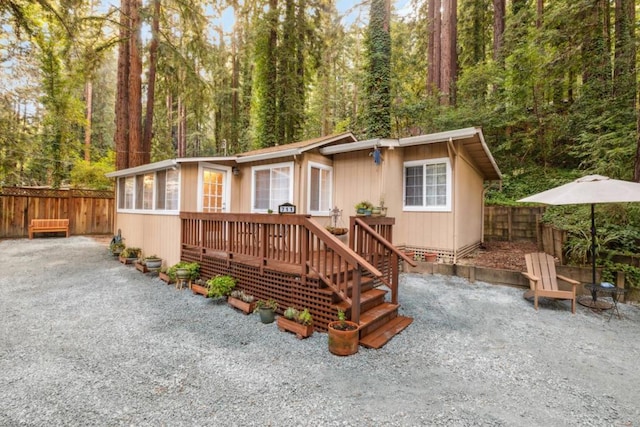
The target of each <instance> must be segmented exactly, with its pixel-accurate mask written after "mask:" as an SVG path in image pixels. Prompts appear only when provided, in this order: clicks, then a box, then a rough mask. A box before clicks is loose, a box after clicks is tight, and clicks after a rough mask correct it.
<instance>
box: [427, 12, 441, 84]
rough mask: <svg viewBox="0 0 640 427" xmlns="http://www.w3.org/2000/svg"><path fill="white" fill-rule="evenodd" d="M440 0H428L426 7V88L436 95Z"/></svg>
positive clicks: (439, 46) (438, 64)
mask: <svg viewBox="0 0 640 427" xmlns="http://www.w3.org/2000/svg"><path fill="white" fill-rule="evenodd" d="M440 1H441V0H429V5H428V8H427V14H428V18H427V37H428V39H427V89H428V90H429V91H430V92H431V93H432V94H436V95H437V94H438V92H439V90H440V53H441V44H440V32H441V28H442V27H441V26H442V14H441V13H440Z"/></svg>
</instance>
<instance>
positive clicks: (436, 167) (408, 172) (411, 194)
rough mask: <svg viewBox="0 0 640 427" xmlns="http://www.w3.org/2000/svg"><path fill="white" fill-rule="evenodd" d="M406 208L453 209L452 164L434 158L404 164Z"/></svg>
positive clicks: (446, 160) (446, 210)
mask: <svg viewBox="0 0 640 427" xmlns="http://www.w3.org/2000/svg"><path fill="white" fill-rule="evenodd" d="M404 210H406V211H440V212H448V211H450V210H451V164H450V163H449V159H432V160H420V161H412V162H406V163H405V164H404Z"/></svg>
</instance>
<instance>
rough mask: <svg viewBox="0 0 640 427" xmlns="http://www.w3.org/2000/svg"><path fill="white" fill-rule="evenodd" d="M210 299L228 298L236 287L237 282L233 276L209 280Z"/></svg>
mask: <svg viewBox="0 0 640 427" xmlns="http://www.w3.org/2000/svg"><path fill="white" fill-rule="evenodd" d="M207 285H208V286H209V293H208V296H209V298H219V297H225V296H228V295H229V294H230V293H231V291H232V290H233V288H235V287H236V280H235V279H234V278H233V277H231V276H216V277H213V278H211V279H209V280H207Z"/></svg>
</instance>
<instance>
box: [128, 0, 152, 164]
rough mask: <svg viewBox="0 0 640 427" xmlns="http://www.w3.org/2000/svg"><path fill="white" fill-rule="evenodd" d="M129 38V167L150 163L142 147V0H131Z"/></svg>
mask: <svg viewBox="0 0 640 427" xmlns="http://www.w3.org/2000/svg"><path fill="white" fill-rule="evenodd" d="M130 14H131V15H130V16H131V21H130V22H131V37H130V38H129V167H135V166H140V165H143V164H145V163H148V160H147V159H146V158H145V152H144V149H143V147H142V138H141V131H142V76H141V74H142V58H141V57H140V45H141V43H140V26H141V20H140V0H131V6H130Z"/></svg>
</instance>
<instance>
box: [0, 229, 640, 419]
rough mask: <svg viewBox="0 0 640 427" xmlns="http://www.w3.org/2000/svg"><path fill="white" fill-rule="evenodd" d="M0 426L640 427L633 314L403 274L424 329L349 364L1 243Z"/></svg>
mask: <svg viewBox="0 0 640 427" xmlns="http://www.w3.org/2000/svg"><path fill="white" fill-rule="evenodd" d="M0 263H1V265H2V272H1V273H0V313H1V315H2V317H1V318H2V323H1V324H0V425H2V426H41V425H44V426H49V425H64V426H89V425H99V426H103V425H109V426H118V425H136V426H162V425H166V426H206V425H211V426H217V425H224V426H227V425H238V426H245V425H259V426H264V425H272V426H281V425H310V426H320V425H322V426H363V425H370V426H417V425H427V426H433V425H435V426H522V425H527V426H574V425H575V426H578V425H580V426H584V425H592V426H605V425H612V426H614V425H615V426H635V425H639V424H640V407H639V406H638V404H637V391H638V384H640V371H639V370H638V369H636V367H635V364H636V363H637V361H638V360H640V346H639V345H638V343H639V342H640V330H639V328H638V325H639V324H640V313H639V311H638V308H636V307H633V306H627V305H624V304H623V305H621V307H620V311H621V313H622V315H623V318H622V319H618V318H616V317H613V318H612V319H611V320H608V317H609V314H608V313H605V315H602V314H598V313H593V312H591V311H589V310H588V309H586V308H584V307H581V306H580V307H579V310H578V313H577V314H576V315H571V311H570V309H569V305H568V303H563V302H557V301H551V302H547V303H545V304H542V306H541V308H540V310H539V311H537V312H536V311H535V310H534V309H533V307H532V304H531V303H530V302H528V301H526V300H524V299H523V298H522V290H520V289H515V288H509V287H502V286H494V285H490V284H486V283H475V284H470V283H469V282H467V281H465V280H464V279H461V278H457V277H445V276H432V275H418V274H405V275H403V276H402V278H401V284H400V302H401V304H402V308H401V312H402V314H404V315H407V316H411V317H413V318H414V319H415V320H414V323H413V324H412V325H411V326H409V328H408V329H407V330H405V331H404V332H403V333H402V334H400V335H399V336H397V337H395V338H394V339H393V340H392V341H391V342H390V343H389V344H387V345H386V346H385V347H384V348H383V349H381V350H367V349H364V348H361V349H360V351H359V353H357V354H356V355H354V356H350V357H346V358H340V357H337V356H333V355H331V354H330V353H329V351H328V350H327V337H326V334H322V333H315V334H314V335H313V336H312V337H311V338H309V339H306V340H298V339H296V338H295V337H294V336H293V335H292V334H287V333H282V332H279V331H278V330H277V328H276V326H275V324H271V325H263V324H261V323H260V322H259V320H258V319H257V317H256V316H244V315H242V314H240V313H238V312H236V311H234V310H233V309H231V308H230V307H227V306H226V305H225V304H223V303H220V302H218V301H212V300H209V299H205V298H202V297H200V296H195V295H193V294H191V293H190V292H188V291H184V290H183V291H179V290H176V289H175V288H174V287H172V286H167V285H165V284H164V283H163V282H161V281H160V280H159V279H158V278H156V277H153V276H152V275H143V274H141V273H140V272H138V271H136V270H135V269H134V268H133V267H128V266H124V265H122V264H119V263H117V262H116V261H114V260H113V258H112V257H111V255H109V254H108V253H107V250H106V249H105V246H104V245H101V244H99V243H96V242H95V241H94V240H92V239H90V238H87V237H71V238H68V239H65V238H41V239H34V240H5V241H2V242H0Z"/></svg>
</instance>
